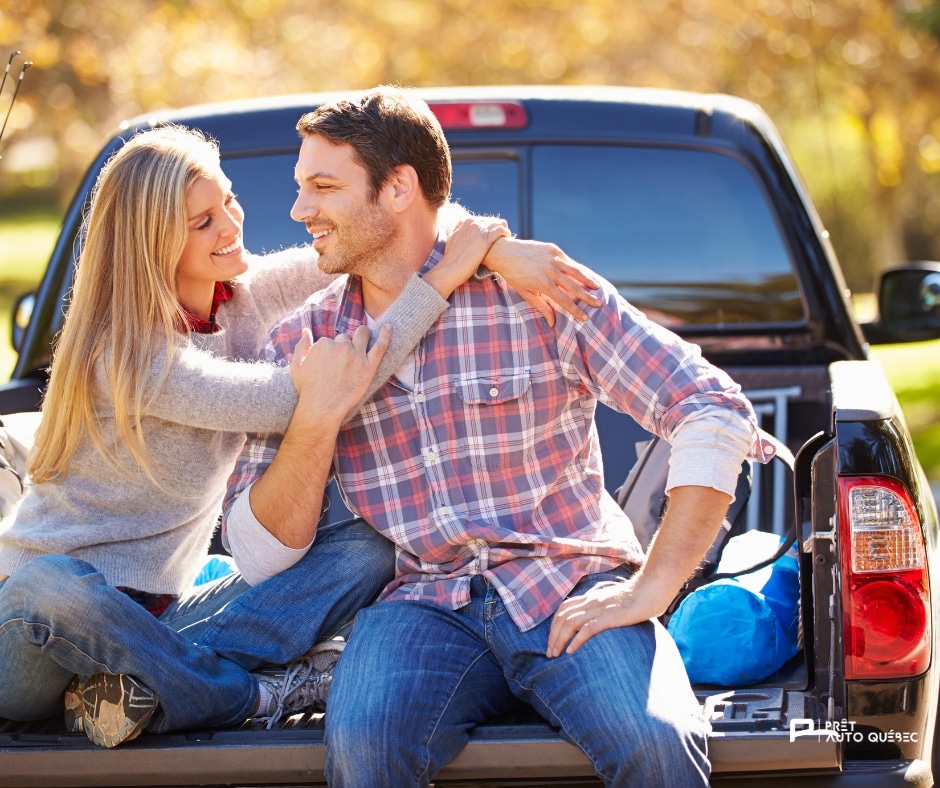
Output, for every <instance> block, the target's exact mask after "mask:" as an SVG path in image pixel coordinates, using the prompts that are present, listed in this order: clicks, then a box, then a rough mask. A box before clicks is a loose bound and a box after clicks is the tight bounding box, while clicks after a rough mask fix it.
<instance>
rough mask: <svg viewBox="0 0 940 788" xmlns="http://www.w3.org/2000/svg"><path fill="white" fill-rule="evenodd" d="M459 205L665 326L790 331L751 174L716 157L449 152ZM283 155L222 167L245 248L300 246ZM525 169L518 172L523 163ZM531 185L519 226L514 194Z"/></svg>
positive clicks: (784, 253) (790, 304)
mask: <svg viewBox="0 0 940 788" xmlns="http://www.w3.org/2000/svg"><path fill="white" fill-rule="evenodd" d="M455 154H457V155H455V158H454V185H453V191H452V195H453V198H454V199H455V200H457V201H458V202H460V203H461V204H463V205H465V206H466V207H467V208H469V209H471V210H473V211H475V212H477V213H491V214H498V215H499V216H502V217H503V218H504V219H506V220H507V221H508V222H509V226H510V227H511V228H512V229H513V230H514V231H516V232H522V231H523V229H524V224H525V225H526V226H531V233H530V235H531V237H533V238H538V239H539V240H543V241H553V242H555V243H557V244H558V245H559V246H560V247H561V248H562V249H564V250H565V251H566V252H567V253H568V254H569V255H571V257H573V258H574V259H576V260H578V261H580V262H582V263H584V264H585V265H587V266H588V267H590V268H592V269H594V270H595V271H597V272H598V273H599V274H601V275H602V276H604V277H605V278H606V279H608V280H610V281H611V282H612V283H613V284H614V285H615V286H616V287H617V288H618V289H619V291H620V292H621V293H622V294H623V296H624V297H625V298H626V299H627V300H628V301H630V302H631V303H633V304H634V305H635V306H637V307H638V308H640V309H642V310H643V311H645V312H646V313H647V314H648V315H649V316H650V317H652V318H653V319H655V320H657V321H659V322H661V323H662V324H664V325H667V326H673V327H675V326H685V325H692V326H703V325H709V326H719V327H721V326H729V325H748V324H761V323H764V324H766V323H798V322H802V321H803V320H804V308H803V301H802V299H801V296H800V291H799V288H798V286H797V278H796V276H795V275H794V270H793V265H792V261H791V258H790V254H789V252H788V250H787V247H786V244H785V242H784V239H783V236H782V234H781V232H780V229H779V227H778V225H777V222H776V220H775V218H774V215H773V213H772V210H771V207H770V206H769V204H768V201H767V199H766V196H765V194H764V192H763V191H762V189H761V188H760V186H759V184H758V183H757V182H756V181H755V179H754V177H753V175H752V173H751V171H750V170H749V169H748V168H747V166H745V165H744V164H743V163H742V162H741V161H739V160H738V159H736V158H733V157H732V156H727V155H722V154H719V153H714V152H708V151H698V150H688V149H678V148H642V147H624V146H583V145H544V146H535V147H533V149H532V151H531V158H530V159H529V161H528V162H527V161H526V159H525V157H524V155H523V154H524V152H522V151H520V152H518V154H517V153H513V152H512V151H508V152H506V151H503V152H496V153H492V154H490V153H487V152H485V151H480V152H473V151H468V150H460V151H455ZM295 161H296V156H295V154H293V153H289V154H276V155H264V156H253V157H245V158H230V159H226V160H225V162H224V164H223V166H224V168H225V171H226V173H227V174H228V176H229V177H230V178H231V179H232V182H233V186H234V189H235V192H236V193H237V194H238V195H239V197H238V199H239V201H240V202H241V203H242V205H243V206H244V208H245V212H246V223H245V242H246V246H247V248H248V249H250V250H251V251H253V252H258V253H260V252H264V251H271V250H274V249H278V248H281V247H284V246H290V245H292V244H305V243H309V240H310V239H309V236H308V235H307V233H306V231H305V229H304V226H303V225H302V224H299V223H297V222H295V221H293V220H292V219H291V218H290V208H291V205H292V204H293V200H294V194H295V191H296V186H295V184H294V182H293V172H294V163H295ZM528 165H530V166H531V172H530V174H529V175H528V176H526V174H525V172H526V167H527V166H528ZM526 182H529V183H531V184H532V189H531V196H530V197H529V200H528V202H529V204H530V207H531V218H530V221H529V222H524V221H523V217H524V214H523V210H524V208H525V206H526V202H527V201H526V200H525V199H524V195H523V194H522V186H523V184H525V183H526Z"/></svg>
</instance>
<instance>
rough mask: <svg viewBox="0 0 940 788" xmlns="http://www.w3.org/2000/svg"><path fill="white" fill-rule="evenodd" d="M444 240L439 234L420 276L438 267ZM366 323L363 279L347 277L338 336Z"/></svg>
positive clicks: (442, 254) (337, 324) (338, 320)
mask: <svg viewBox="0 0 940 788" xmlns="http://www.w3.org/2000/svg"><path fill="white" fill-rule="evenodd" d="M444 246H445V243H444V238H443V236H441V235H440V233H438V236H437V241H435V242H434V246H433V247H431V253H430V254H429V255H428V259H427V260H425V261H424V265H423V266H422V267H421V271H420V272H419V276H424V275H425V274H426V273H427V272H428V271H430V270H431V269H432V268H434V266H436V265H437V264H438V263H439V262H440V261H441V258H442V257H443V256H444ZM365 322H366V310H365V305H364V304H363V300H362V277H359V276H350V277H347V281H346V288H345V292H344V293H343V299H342V303H341V305H340V308H339V316H338V319H337V321H336V333H337V334H349V333H352V332H353V331H354V330H355V329H356V328H358V327H359V326H361V325H362V324H363V323H365Z"/></svg>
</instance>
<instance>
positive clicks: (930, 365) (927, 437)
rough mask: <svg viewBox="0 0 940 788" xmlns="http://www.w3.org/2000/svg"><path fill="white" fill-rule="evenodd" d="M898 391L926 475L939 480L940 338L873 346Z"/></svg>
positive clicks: (873, 353) (876, 357)
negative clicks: (931, 340)
mask: <svg viewBox="0 0 940 788" xmlns="http://www.w3.org/2000/svg"><path fill="white" fill-rule="evenodd" d="M872 356H873V357H874V358H875V359H876V360H877V361H879V362H880V363H881V366H882V367H883V368H884V371H885V375H887V377H888V380H890V381H891V385H892V387H893V388H894V390H895V392H896V393H897V395H898V402H900V403H901V410H903V411H904V416H905V418H906V419H907V425H908V427H909V428H910V430H911V435H912V436H913V439H914V448H915V450H916V451H917V457H918V459H919V460H920V463H921V465H923V466H924V470H925V471H926V472H927V476H928V477H930V479H931V480H933V481H940V340H935V341H933V342H917V343H914V344H910V345H883V346H878V347H875V348H873V349H872Z"/></svg>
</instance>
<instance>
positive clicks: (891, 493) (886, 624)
mask: <svg viewBox="0 0 940 788" xmlns="http://www.w3.org/2000/svg"><path fill="white" fill-rule="evenodd" d="M839 512H840V524H841V531H840V536H841V543H842V567H843V576H842V609H843V613H844V616H845V677H846V678H847V679H890V678H907V677H909V676H916V675H918V674H920V673H923V672H924V671H925V670H926V669H927V665H928V664H929V662H930V634H931V633H930V626H931V624H930V592H929V585H928V579H927V559H926V550H925V547H924V538H923V534H922V532H921V527H920V520H919V518H918V517H917V511H916V509H915V508H914V503H913V501H912V500H911V496H910V494H909V493H908V491H907V489H906V488H905V487H904V486H903V485H902V484H901V483H900V482H898V481H896V480H895V479H891V478H887V477H880V476H858V477H845V478H841V479H840V480H839Z"/></svg>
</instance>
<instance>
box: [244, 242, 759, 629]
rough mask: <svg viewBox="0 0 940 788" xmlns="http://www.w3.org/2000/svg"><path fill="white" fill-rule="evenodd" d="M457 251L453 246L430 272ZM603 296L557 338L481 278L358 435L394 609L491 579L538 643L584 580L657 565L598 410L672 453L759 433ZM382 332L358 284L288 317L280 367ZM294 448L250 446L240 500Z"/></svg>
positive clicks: (355, 480)
mask: <svg viewBox="0 0 940 788" xmlns="http://www.w3.org/2000/svg"><path fill="white" fill-rule="evenodd" d="M442 252H443V246H442V245H441V244H438V246H437V247H435V250H434V252H433V253H432V255H431V258H430V259H429V261H428V264H427V266H426V268H428V267H430V266H432V265H434V264H435V263H436V262H437V261H438V260H439V259H440V255H441V253H442ZM599 295H600V296H601V297H602V299H604V301H605V304H604V306H602V307H600V308H598V309H592V310H589V311H590V317H589V319H588V320H587V321H586V322H584V323H578V322H576V321H574V320H571V319H570V318H567V317H566V316H564V315H559V316H558V317H557V320H556V325H555V327H554V328H550V327H549V326H548V324H547V323H546V322H545V321H544V320H543V319H542V318H541V317H540V316H539V315H538V314H537V313H536V312H535V311H534V310H533V309H531V308H530V307H529V306H528V305H526V304H525V302H524V301H522V299H521V298H520V297H519V296H518V295H516V294H515V293H514V292H513V291H511V290H510V289H508V288H507V287H506V286H505V285H504V283H503V282H502V281H501V280H500V279H499V278H498V277H489V278H485V279H471V280H470V281H469V282H467V283H466V284H464V285H462V286H461V287H460V288H459V289H458V290H457V291H456V292H455V293H454V294H453V296H452V297H451V299H450V302H451V305H450V308H449V309H448V310H447V312H445V313H444V315H443V316H442V317H441V319H440V321H439V323H438V324H437V326H436V327H435V329H434V330H432V331H431V332H430V333H429V334H428V336H427V337H425V339H424V340H423V341H422V343H421V344H420V346H419V347H418V349H417V351H416V379H415V385H414V389H413V390H409V389H408V388H406V387H405V386H404V385H403V384H402V383H401V382H400V381H397V380H394V379H393V380H392V381H390V382H389V383H387V384H386V385H385V386H384V387H383V388H382V389H381V390H380V391H379V393H378V394H377V395H376V397H375V398H374V399H373V400H372V401H370V402H368V403H366V405H365V406H364V407H363V409H362V411H361V412H360V414H359V415H358V416H357V417H356V418H355V419H353V420H352V421H351V422H350V423H349V424H348V425H347V426H346V427H344V428H343V430H342V431H341V433H340V436H339V440H338V444H337V448H336V457H335V460H334V467H335V470H336V474H337V478H338V480H339V483H340V486H341V489H342V490H343V494H344V497H345V499H346V501H347V503H348V505H349V507H350V509H351V510H352V511H354V512H356V513H358V514H360V515H361V516H362V517H364V518H365V519H366V520H367V521H368V522H369V523H370V524H372V526H373V527H375V528H376V529H377V530H379V531H380V532H381V533H383V534H385V535H386V536H387V537H388V538H390V539H391V540H392V541H394V542H395V544H396V545H397V546H398V558H397V572H396V577H395V579H394V580H393V581H392V583H391V584H389V586H388V587H387V588H386V589H385V590H384V592H383V594H382V598H384V599H413V600H424V601H428V602H432V603H435V604H440V605H446V606H449V607H451V608H454V609H456V608H458V607H460V606H462V605H464V604H466V602H467V601H468V600H469V596H468V594H469V585H470V578H471V576H473V575H475V574H483V575H485V576H486V577H487V578H488V579H489V580H490V581H491V582H492V583H493V584H494V585H495V586H496V588H497V589H498V590H499V592H500V596H501V597H502V599H503V601H504V603H505V605H506V607H507V609H508V610H509V612H510V615H511V616H512V618H513V620H514V621H515V622H516V624H517V625H518V626H519V627H520V629H522V630H527V629H530V628H532V627H534V626H536V625H537V624H538V623H539V622H541V621H543V620H544V619H546V618H548V617H549V616H550V615H552V613H553V612H554V611H555V609H556V608H557V607H558V605H559V604H560V603H561V602H562V600H563V599H564V598H565V597H566V596H567V594H568V592H569V591H570V590H571V589H572V588H573V587H574V585H575V584H576V583H577V582H578V580H580V579H581V578H582V577H583V576H584V575H586V574H589V573H595V572H599V571H603V570H606V569H609V568H612V567H615V566H618V565H621V564H633V565H636V564H638V563H639V562H641V561H642V559H643V555H642V551H641V550H640V548H639V546H638V544H637V541H636V538H635V537H634V535H633V530H632V527H631V526H630V522H629V520H628V519H627V518H626V516H625V515H624V514H623V512H622V511H621V510H620V509H619V507H617V505H616V504H615V503H614V501H613V500H612V499H611V497H610V496H609V495H608V494H607V493H606V492H605V490H604V484H603V470H602V466H601V454H600V447H599V444H598V439H597V433H596V430H595V427H594V409H595V403H596V401H597V400H600V401H602V402H604V403H606V404H608V405H610V406H611V407H614V408H617V409H618V410H622V411H624V412H626V413H628V414H630V415H631V416H633V418H635V419H636V420H637V421H638V422H639V423H640V424H641V425H642V426H643V427H645V428H646V429H647V430H650V431H652V432H655V433H657V434H660V435H663V436H665V437H666V438H667V439H668V437H669V435H670V434H671V433H672V431H673V430H674V429H675V428H676V427H677V426H678V425H679V424H680V423H681V422H682V421H683V420H684V419H685V418H687V417H689V416H691V415H694V414H698V413H700V412H701V411H702V409H703V408H705V407H708V406H711V405H717V406H718V407H721V408H723V409H731V410H733V411H737V412H738V413H740V415H741V418H743V419H746V420H748V421H750V422H751V424H752V425H754V427H755V428H756V420H755V417H754V413H753V410H752V409H751V406H750V404H749V403H748V402H747V400H746V399H745V398H744V397H743V396H742V395H741V394H740V389H739V388H738V387H737V385H736V384H734V383H733V382H732V381H731V380H730V378H728V377H727V376H726V375H725V374H724V373H723V372H721V371H720V370H717V369H716V368H714V367H712V366H710V365H708V364H707V363H706V362H705V361H704V360H703V359H702V358H701V355H700V353H699V350H698V348H697V347H696V346H695V345H691V344H689V343H686V342H684V341H683V340H681V339H680V338H679V337H677V336H675V335H674V334H672V333H671V332H669V331H667V330H666V329H663V328H661V327H660V326H657V325H655V324H653V323H651V322H650V321H648V320H647V319H646V318H645V316H643V315H642V314H641V313H640V312H638V311H637V310H635V309H634V308H633V307H631V306H630V305H629V304H628V303H627V302H626V301H624V300H623V299H622V298H621V297H620V296H619V295H618V294H617V292H616V290H615V289H614V288H613V286H611V285H609V284H607V283H604V284H603V286H602V288H601V292H600V293H599ZM364 320H365V316H364V311H363V305H362V293H361V289H360V286H359V282H358V280H356V279H348V280H347V279H343V280H342V281H338V282H336V283H334V284H333V285H332V286H331V287H330V288H328V289H327V290H326V291H324V292H321V293H318V294H316V295H315V296H313V297H312V298H311V299H310V300H309V301H308V302H307V304H305V305H304V307H302V308H301V309H300V310H299V311H298V312H296V313H294V314H292V315H289V316H287V317H286V318H284V319H283V320H282V321H281V322H280V323H279V325H278V326H277V327H276V328H275V329H274V330H273V331H272V333H271V339H270V342H269V344H268V345H267V346H266V347H265V349H264V350H263V351H262V357H263V358H265V359H266V360H269V361H283V359H285V358H286V357H287V354H288V353H289V352H290V351H291V349H292V348H293V346H294V344H295V343H296V342H297V340H298V338H299V337H300V332H301V330H302V328H303V327H304V326H309V327H310V328H311V330H312V332H313V335H314V338H317V337H321V336H334V335H335V334H336V333H337V332H338V331H345V332H348V331H351V330H353V329H354V328H355V327H356V326H358V325H359V324H360V323H362V322H364ZM755 434H756V432H755ZM279 444H280V437H279V436H270V437H269V438H268V439H267V440H261V439H256V440H253V441H252V442H250V443H249V445H248V447H246V451H245V452H244V453H243V455H242V457H241V458H240V460H239V463H238V465H237V466H236V471H235V474H234V476H233V480H232V483H230V489H229V495H228V503H230V502H231V500H232V499H233V498H234V496H235V495H237V493H238V492H239V491H240V490H242V489H244V488H245V487H246V486H247V485H248V484H250V483H251V482H252V481H253V480H254V479H256V478H258V477H259V476H260V475H261V474H262V473H263V472H264V469H265V468H266V467H267V465H268V464H270V462H271V459H272V458H273V456H274V453H275V452H276V451H277V447H278V445H279ZM755 450H756V451H757V452H760V451H761V448H760V442H757V443H756V444H755ZM757 458H758V459H765V458H764V457H762V456H758V457H757Z"/></svg>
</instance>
